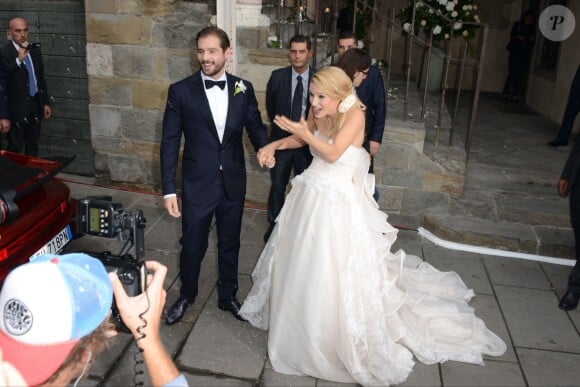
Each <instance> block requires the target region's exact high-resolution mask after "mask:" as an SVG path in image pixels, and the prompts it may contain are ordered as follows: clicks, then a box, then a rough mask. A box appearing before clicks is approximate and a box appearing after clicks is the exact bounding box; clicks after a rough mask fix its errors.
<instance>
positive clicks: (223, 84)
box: [204, 79, 226, 90]
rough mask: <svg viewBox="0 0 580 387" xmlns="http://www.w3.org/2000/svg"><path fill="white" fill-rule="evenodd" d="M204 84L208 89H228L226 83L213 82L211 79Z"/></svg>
mask: <svg viewBox="0 0 580 387" xmlns="http://www.w3.org/2000/svg"><path fill="white" fill-rule="evenodd" d="M204 82H205V88H206V89H211V88H212V87H214V86H217V87H219V88H220V89H222V90H223V89H224V87H226V81H212V80H211V79H206V80H205V81H204Z"/></svg>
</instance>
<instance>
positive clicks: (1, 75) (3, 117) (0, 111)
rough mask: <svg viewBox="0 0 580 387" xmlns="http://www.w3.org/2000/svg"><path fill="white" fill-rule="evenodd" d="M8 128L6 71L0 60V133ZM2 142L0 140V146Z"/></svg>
mask: <svg viewBox="0 0 580 387" xmlns="http://www.w3.org/2000/svg"><path fill="white" fill-rule="evenodd" d="M9 130H10V113H9V111H8V97H7V96H6V73H5V72H4V63H2V61H1V60H0V134H2V133H8V131H9ZM1 145H2V142H1V141H0V147H1Z"/></svg>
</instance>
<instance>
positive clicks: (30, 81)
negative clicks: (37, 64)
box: [24, 55, 38, 97]
mask: <svg viewBox="0 0 580 387" xmlns="http://www.w3.org/2000/svg"><path fill="white" fill-rule="evenodd" d="M24 65H25V66H26V71H28V92H29V93H30V96H31V97H34V96H35V95H36V92H37V91H38V89H37V88H36V80H35V79H34V70H33V69H32V62H30V56H28V55H26V56H25V57H24Z"/></svg>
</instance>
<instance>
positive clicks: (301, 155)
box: [268, 146, 312, 225]
mask: <svg viewBox="0 0 580 387" xmlns="http://www.w3.org/2000/svg"><path fill="white" fill-rule="evenodd" d="M310 162H312V154H311V153H310V149H309V148H308V147H307V146H305V147H302V148H299V149H287V150H282V151H276V165H275V166H274V168H272V169H270V178H271V180H272V186H271V187H270V194H269V195H268V222H270V224H271V225H273V224H274V222H275V220H276V217H277V216H278V214H279V213H280V211H281V210H282V206H284V199H285V195H286V187H287V186H288V182H289V181H290V174H291V173H292V168H294V175H299V174H301V173H302V172H304V170H305V169H306V168H308V166H309V165H310Z"/></svg>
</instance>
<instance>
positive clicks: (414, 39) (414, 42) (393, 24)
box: [313, 0, 489, 158]
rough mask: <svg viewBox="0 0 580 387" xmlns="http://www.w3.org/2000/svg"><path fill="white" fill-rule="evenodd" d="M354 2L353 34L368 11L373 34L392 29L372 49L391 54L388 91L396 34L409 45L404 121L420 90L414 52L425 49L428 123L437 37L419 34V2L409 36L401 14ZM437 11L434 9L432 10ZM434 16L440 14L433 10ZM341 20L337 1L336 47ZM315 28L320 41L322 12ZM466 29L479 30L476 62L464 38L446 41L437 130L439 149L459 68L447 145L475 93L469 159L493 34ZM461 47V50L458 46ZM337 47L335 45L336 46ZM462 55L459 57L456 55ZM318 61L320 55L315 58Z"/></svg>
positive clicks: (469, 119)
mask: <svg viewBox="0 0 580 387" xmlns="http://www.w3.org/2000/svg"><path fill="white" fill-rule="evenodd" d="M353 1H354V13H353V30H354V29H355V28H356V23H357V20H356V14H357V12H358V11H359V10H360V11H362V12H365V11H368V12H371V15H372V19H371V24H370V28H369V31H376V30H377V28H379V27H380V23H383V24H385V25H386V28H387V29H388V39H386V40H385V41H384V43H383V42H378V41H371V42H370V45H371V48H375V47H376V46H375V45H377V44H379V43H383V44H385V52H386V53H387V58H386V62H387V64H388V66H387V69H386V71H387V73H386V79H385V87H386V89H387V90H390V88H391V79H392V65H391V64H392V63H393V55H394V54H395V51H394V45H393V38H394V36H395V34H401V35H403V36H404V37H405V39H406V42H405V43H406V44H405V56H404V58H405V62H404V64H403V77H404V80H405V85H404V108H403V112H404V113H403V120H408V119H409V103H410V98H409V92H410V91H411V90H412V88H416V86H415V84H414V82H413V81H412V79H413V61H414V59H415V58H414V56H413V54H414V51H415V50H414V48H415V47H418V48H419V49H421V50H422V51H423V52H424V53H425V55H424V58H425V59H424V61H423V67H424V69H425V71H424V73H425V87H424V90H423V95H422V103H421V113H420V119H419V120H420V122H425V112H426V106H427V100H428V97H432V95H430V91H429V90H428V88H427V84H428V78H429V74H430V68H431V64H432V55H433V48H434V39H433V34H432V33H429V34H428V35H427V36H425V38H423V37H422V36H421V35H419V34H415V31H416V30H415V9H416V8H415V5H416V2H417V0H412V4H413V17H412V18H411V22H412V23H411V27H410V30H409V32H406V31H404V30H403V27H402V23H401V21H400V20H398V18H397V11H396V10H395V9H391V10H390V11H389V12H387V13H384V12H380V11H379V10H378V9H377V1H374V2H372V3H373V4H372V6H371V5H369V2H368V1H367V0H353ZM422 4H423V6H425V7H428V8H431V7H430V6H429V4H427V3H425V2H422ZM432 9H433V8H432ZM433 10H434V12H435V11H436V10H435V9H433ZM441 16H442V18H443V19H444V20H445V21H446V22H447V23H449V25H450V27H451V28H452V26H453V23H455V22H456V20H452V19H449V18H446V17H445V16H444V15H441ZM337 19H338V0H335V1H334V7H333V19H332V22H331V26H332V31H331V33H330V36H331V37H332V38H331V42H332V43H335V41H336V21H337ZM314 24H315V34H314V37H318V35H319V32H320V24H321V23H320V17H319V10H318V9H317V10H315V17H314ZM463 24H465V25H474V26H476V27H477V28H478V31H479V32H478V33H477V35H476V38H477V39H478V41H477V44H476V45H474V47H477V53H476V55H474V57H473V58H469V57H468V51H469V50H468V44H470V43H469V42H468V41H467V40H466V39H464V38H462V37H451V38H450V39H448V40H446V41H445V43H444V51H443V71H442V74H441V84H440V89H439V94H438V98H439V103H438V111H437V120H436V124H435V125H434V126H435V131H436V132H435V140H434V143H435V145H439V143H440V138H441V133H442V125H443V120H442V117H443V115H444V112H447V109H446V106H447V103H446V99H447V98H449V97H450V96H449V91H450V88H449V83H450V81H451V80H450V72H451V71H452V67H453V66H455V67H456V69H457V71H456V74H455V85H454V87H453V89H452V90H455V101H454V103H453V104H452V109H450V115H451V118H450V127H448V128H445V130H449V140H448V142H447V145H448V146H451V145H453V144H454V141H455V140H456V138H457V133H456V129H457V124H458V123H457V116H458V113H459V109H460V105H461V102H465V99H464V100H463V101H462V98H467V97H466V96H465V95H466V94H467V92H469V91H470V92H471V94H472V95H471V101H468V107H469V113H468V117H467V127H466V131H465V133H464V138H462V140H463V144H464V148H465V152H466V156H467V158H468V157H469V151H470V149H471V143H472V131H473V127H474V125H475V120H476V115H477V108H478V104H479V94H480V91H481V79H482V64H483V62H484V59H485V51H486V45H487V38H488V32H489V26H488V25H487V24H483V23H468V22H463ZM451 30H452V29H451ZM317 40H318V39H313V48H314V50H315V52H316V50H317V43H318V42H317ZM458 45H459V46H458ZM332 47H335V44H334V45H332ZM457 52H459V55H458V56H457V55H456V54H455V53H457ZM314 58H316V55H315V56H314ZM313 64H314V66H316V59H315V61H314V63H313ZM468 69H471V70H472V71H473V73H474V76H473V77H472V79H473V83H472V85H471V87H468V88H465V79H466V77H465V73H466V71H467V70H468Z"/></svg>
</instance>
